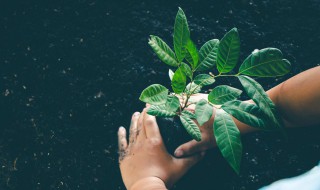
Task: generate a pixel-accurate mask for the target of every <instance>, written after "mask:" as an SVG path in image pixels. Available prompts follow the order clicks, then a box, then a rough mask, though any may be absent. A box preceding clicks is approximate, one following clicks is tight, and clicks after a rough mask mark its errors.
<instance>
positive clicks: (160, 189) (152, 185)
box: [128, 177, 167, 190]
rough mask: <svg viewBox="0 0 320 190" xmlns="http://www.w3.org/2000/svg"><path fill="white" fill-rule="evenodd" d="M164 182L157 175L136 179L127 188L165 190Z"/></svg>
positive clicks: (129, 189) (131, 189)
mask: <svg viewBox="0 0 320 190" xmlns="http://www.w3.org/2000/svg"><path fill="white" fill-rule="evenodd" d="M166 189H167V188H166V185H165V183H164V182H163V181H162V180H161V179H160V178H158V177H146V178H142V179H140V180H138V181H136V182H135V183H134V184H133V185H132V186H131V187H130V188H128V190H166Z"/></svg>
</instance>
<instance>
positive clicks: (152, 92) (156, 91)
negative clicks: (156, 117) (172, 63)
mask: <svg viewBox="0 0 320 190" xmlns="http://www.w3.org/2000/svg"><path fill="white" fill-rule="evenodd" d="M168 93H169V90H168V89H167V88H166V87H164V86H162V85H160V84H153V85H150V86H148V87H147V88H146V89H144V90H143V91H142V92H141V95H140V98H139V99H140V100H141V101H143V102H145V103H149V104H151V105H160V104H164V103H166V101H167V98H168Z"/></svg>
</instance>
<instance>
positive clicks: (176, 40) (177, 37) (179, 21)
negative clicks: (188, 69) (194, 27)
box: [173, 7, 190, 62]
mask: <svg viewBox="0 0 320 190" xmlns="http://www.w3.org/2000/svg"><path fill="white" fill-rule="evenodd" d="M189 38H190V31H189V27H188V22H187V18H186V15H185V14H184V12H183V10H182V9H181V8H180V7H179V10H178V13H177V16H176V19H175V22H174V33H173V45H174V51H175V53H176V56H177V58H178V60H179V62H181V61H182V60H183V59H184V57H185V56H186V46H187V43H188V40H189Z"/></svg>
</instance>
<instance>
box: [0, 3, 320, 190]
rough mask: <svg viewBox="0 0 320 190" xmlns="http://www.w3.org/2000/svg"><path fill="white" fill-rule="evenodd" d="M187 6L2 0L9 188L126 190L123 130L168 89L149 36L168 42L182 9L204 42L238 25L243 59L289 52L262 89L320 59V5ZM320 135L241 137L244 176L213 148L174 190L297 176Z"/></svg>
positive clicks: (4, 160)
mask: <svg viewBox="0 0 320 190" xmlns="http://www.w3.org/2000/svg"><path fill="white" fill-rule="evenodd" d="M186 2H187V3H186ZM186 2H184V3H182V2H180V3H179V2H176V1H140V2H139V1H129V0H127V1H121V0H118V1H110V0H73V1H71V0H70V1H69V0H54V1H46V0H41V1H40V0H39V1H35V0H34V1H32V0H25V1H18V0H17V1H14V0H11V1H9V0H2V1H1V2H0V189H1V190H2V189H3V190H7V189H8V190H9V189H10V190H17V189H24V190H29V189H30V190H33V189H46V190H47V189H82V190H87V189H101V190H102V189H110V190H111V189H125V188H124V186H123V184H122V181H121V177H120V173H119V169H118V162H117V144H116V143H117V139H116V131H117V129H118V127H119V126H125V127H128V126H129V123H130V117H131V114H132V113H133V112H134V111H139V110H141V109H142V108H143V106H144V104H143V103H141V102H139V100H138V97H139V94H140V92H141V91H142V90H143V89H144V88H145V87H146V86H148V85H150V84H153V83H162V84H164V85H167V86H168V87H169V79H168V77H167V70H168V67H166V66H164V65H163V64H161V63H160V61H159V60H158V59H157V57H156V56H155V55H154V54H153V53H152V51H151V49H150V47H149V46H148V44H147V41H148V36H149V35H150V34H155V35H159V36H161V37H162V38H163V39H165V41H167V42H168V43H169V44H170V45H171V46H172V31H173V23H174V18H175V14H176V12H177V10H178V6H180V7H182V8H183V9H184V11H185V13H186V15H187V18H188V20H189V25H190V29H191V33H192V38H193V39H194V41H195V42H196V44H197V46H198V48H200V47H201V45H202V44H203V43H204V42H206V41H207V40H210V39H213V38H219V39H220V38H222V36H223V35H224V33H225V32H226V31H228V30H229V29H231V28H232V27H237V28H238V29H239V32H240V38H241V45H242V47H241V52H242V54H241V59H240V61H241V60H243V59H244V58H245V57H246V56H247V55H248V54H250V53H251V52H252V51H253V50H254V49H255V48H258V49H261V48H264V47H277V48H279V49H281V50H282V52H283V53H284V55H285V57H286V58H287V59H289V60H290V61H291V63H292V72H291V73H290V74H289V75H287V76H285V77H283V78H279V79H273V78H271V79H261V80H259V82H261V83H262V84H263V85H264V87H265V88H266V89H269V88H271V87H273V86H275V85H276V84H278V83H279V82H281V81H283V80H285V79H287V78H289V77H290V76H292V75H295V74H297V73H299V72H301V71H303V70H306V69H308V68H311V67H314V66H317V65H319V63H320V61H319V51H320V35H319V31H320V1H319V0H303V1H301V0H274V1H271V0H264V1H261V0H236V1H222V0H206V1H198V0H190V1H186ZM223 82H227V83H232V85H235V86H237V85H238V84H237V82H234V81H229V79H226V81H220V83H223ZM218 83H219V82H218ZM218 83H217V84H218ZM296 90H299V87H297V89H296ZM319 132H320V128H319V127H318V128H317V127H313V128H310V129H309V130H305V129H292V130H288V136H289V140H288V141H285V140H284V139H283V138H282V137H281V135H279V134H276V133H264V132H258V133H252V134H249V135H246V136H243V145H244V154H243V163H242V171H241V174H240V176H236V175H235V174H234V173H233V172H232V171H231V169H230V167H229V166H228V165H227V163H226V162H225V160H224V159H223V158H222V157H221V155H220V153H219V151H218V150H217V149H215V150H211V151H210V152H209V153H208V156H207V157H206V158H205V160H204V161H203V162H202V163H200V164H198V165H197V167H195V168H194V169H192V170H191V172H190V173H189V174H188V175H186V176H185V177H184V178H183V179H182V180H181V181H180V182H179V183H178V184H177V185H176V188H175V189H184V190H186V189H226V190H229V189H243V190H244V189H257V188H258V187H261V186H263V185H266V184H269V183H270V182H272V181H274V180H277V179H280V178H284V177H290V176H295V175H298V174H301V173H303V172H305V171H306V170H308V169H310V168H311V167H313V166H314V165H316V164H317V163H318V161H319V160H320V140H319Z"/></svg>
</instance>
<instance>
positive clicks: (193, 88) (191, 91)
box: [186, 82, 202, 94]
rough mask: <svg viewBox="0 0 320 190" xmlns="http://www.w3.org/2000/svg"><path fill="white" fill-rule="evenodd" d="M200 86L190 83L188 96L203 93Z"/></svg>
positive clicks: (187, 90) (187, 89) (187, 91)
mask: <svg viewBox="0 0 320 190" xmlns="http://www.w3.org/2000/svg"><path fill="white" fill-rule="evenodd" d="M201 87H202V86H200V85H197V84H195V83H194V82H192V83H189V84H188V85H187V87H186V93H187V94H196V93H198V92H200V91H201Z"/></svg>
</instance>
